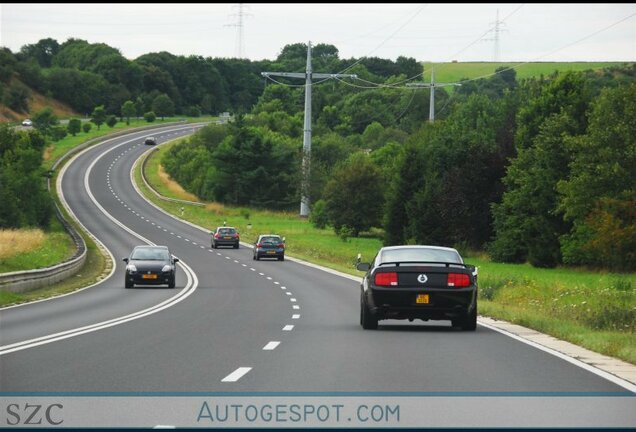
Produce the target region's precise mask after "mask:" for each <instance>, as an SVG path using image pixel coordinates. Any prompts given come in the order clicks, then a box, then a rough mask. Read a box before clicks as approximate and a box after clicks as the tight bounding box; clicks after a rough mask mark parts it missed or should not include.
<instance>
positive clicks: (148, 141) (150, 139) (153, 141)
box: [144, 136, 157, 145]
mask: <svg viewBox="0 0 636 432" xmlns="http://www.w3.org/2000/svg"><path fill="white" fill-rule="evenodd" d="M144 144H146V145H155V144H157V139H156V138H155V137H152V136H149V137H146V139H145V140H144Z"/></svg>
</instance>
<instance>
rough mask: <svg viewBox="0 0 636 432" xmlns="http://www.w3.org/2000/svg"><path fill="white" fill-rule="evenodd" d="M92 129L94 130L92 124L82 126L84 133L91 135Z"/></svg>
mask: <svg viewBox="0 0 636 432" xmlns="http://www.w3.org/2000/svg"><path fill="white" fill-rule="evenodd" d="M92 128H93V125H92V124H90V123H84V124H83V125H82V130H83V131H84V133H89V132H90V131H91V129H92Z"/></svg>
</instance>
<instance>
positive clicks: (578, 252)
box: [558, 84, 636, 271]
mask: <svg viewBox="0 0 636 432" xmlns="http://www.w3.org/2000/svg"><path fill="white" fill-rule="evenodd" d="M589 118H590V124H589V129H588V133H587V134H585V135H584V136H581V137H579V138H578V139H576V140H574V141H573V142H572V145H571V147H570V149H571V151H572V152H573V159H572V162H571V164H570V176H569V178H568V179H567V180H563V181H561V182H560V183H559V185H558V190H559V192H560V194H561V195H562V200H561V204H560V207H559V208H560V210H561V211H563V213H564V215H565V218H566V219H567V220H568V221H571V222H572V223H573V229H572V232H571V233H570V234H569V235H567V236H564V238H563V240H562V250H563V255H564V260H565V261H566V262H567V263H576V264H602V265H605V266H608V267H609V268H612V269H623V270H632V271H633V270H635V269H636V260H635V259H634V244H636V225H635V222H636V221H635V219H636V214H635V212H634V203H635V202H636V170H635V169H634V167H635V166H636V122H635V121H634V119H635V118H636V84H630V85H628V86H624V87H617V88H614V89H607V90H604V91H603V92H602V93H601V95H600V97H598V98H597V99H596V100H595V102H594V105H593V108H592V111H591V114H590V117H589ZM610 250H611V251H610Z"/></svg>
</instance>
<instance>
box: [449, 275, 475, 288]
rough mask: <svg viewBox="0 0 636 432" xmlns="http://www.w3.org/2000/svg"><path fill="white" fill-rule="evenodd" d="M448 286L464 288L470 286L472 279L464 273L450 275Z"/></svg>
mask: <svg viewBox="0 0 636 432" xmlns="http://www.w3.org/2000/svg"><path fill="white" fill-rule="evenodd" d="M448 286H449V287H455V288H463V287H467V286H470V278H469V277H468V275H467V274H464V273H449V274H448Z"/></svg>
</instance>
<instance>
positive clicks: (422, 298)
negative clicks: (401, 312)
mask: <svg viewBox="0 0 636 432" xmlns="http://www.w3.org/2000/svg"><path fill="white" fill-rule="evenodd" d="M415 303H417V304H428V303H429V296H428V294H418V295H417V297H416V298H415Z"/></svg>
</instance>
